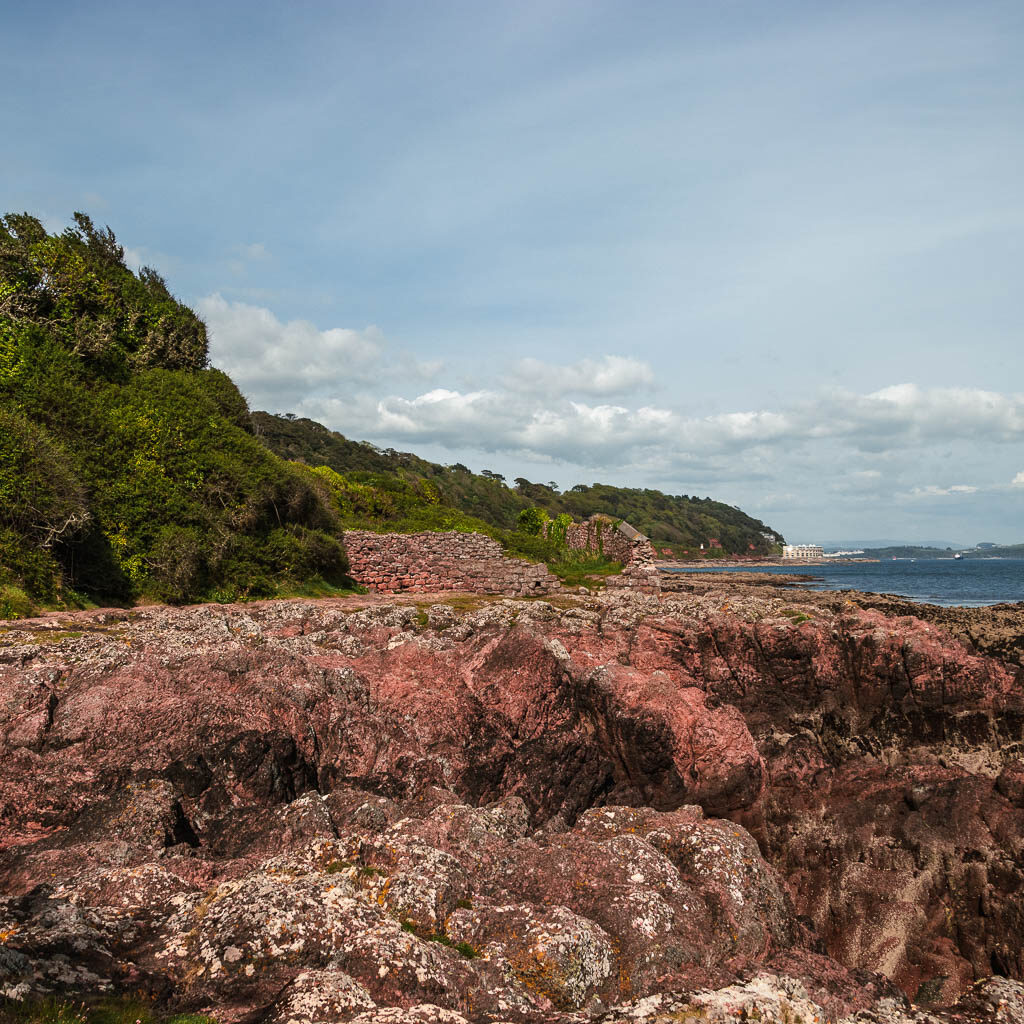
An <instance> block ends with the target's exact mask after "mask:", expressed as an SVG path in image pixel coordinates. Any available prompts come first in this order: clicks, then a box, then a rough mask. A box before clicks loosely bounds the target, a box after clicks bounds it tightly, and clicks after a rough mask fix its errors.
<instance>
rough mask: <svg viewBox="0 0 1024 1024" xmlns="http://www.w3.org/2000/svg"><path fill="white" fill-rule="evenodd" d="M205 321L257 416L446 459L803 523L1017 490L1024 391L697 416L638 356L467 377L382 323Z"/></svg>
mask: <svg viewBox="0 0 1024 1024" xmlns="http://www.w3.org/2000/svg"><path fill="white" fill-rule="evenodd" d="M199 309H200V311H201V312H202V314H203V315H204V316H205V317H206V319H207V322H208V325H209V328H210V334H211V355H212V359H213V361H214V363H215V364H217V365H220V366H222V367H223V368H224V369H226V370H227V371H228V372H229V373H230V374H231V375H232V376H233V377H234V379H235V380H236V381H237V382H238V384H239V386H240V387H241V388H242V390H243V392H244V393H245V394H246V395H247V397H248V398H249V400H250V403H251V404H252V405H253V407H254V408H265V409H269V410H271V411H276V412H294V413H297V414H300V415H305V416H309V417H311V418H313V419H317V420H320V421H321V422H323V423H325V424H326V425H328V426H329V427H331V428H333V429H335V430H339V431H341V432H342V433H344V434H346V435H347V436H350V437H354V438H359V439H368V440H371V441H373V442H374V443H376V444H379V445H381V446H386V447H397V448H401V449H406V450H414V451H418V452H421V453H424V454H428V455H429V457H432V458H435V459H439V460H440V461H446V462H454V461H461V462H468V463H470V464H477V465H479V463H480V461H481V460H482V459H484V460H486V464H487V465H488V466H491V467H495V468H498V469H499V470H501V471H503V472H505V473H506V475H509V476H515V475H521V474H523V473H527V474H528V473H529V472H530V471H534V472H536V471H537V470H538V469H540V473H541V475H543V476H544V478H545V479H546V478H547V477H548V476H549V475H557V476H559V477H564V481H563V482H564V484H566V485H568V484H571V483H576V482H579V481H580V480H588V481H589V480H598V479H602V480H607V481H613V482H619V483H624V484H629V485H642V486H652V487H657V488H660V489H663V490H667V491H684V492H687V493H697V492H712V493H714V494H715V496H716V497H723V498H727V499H729V500H735V501H737V502H739V503H742V504H743V507H744V508H746V509H748V510H751V511H754V512H755V513H757V510H758V509H761V508H763V509H764V510H765V511H766V512H770V511H771V510H772V509H776V510H777V509H794V508H795V509H798V510H799V509H800V508H805V509H806V512H805V513H804V514H806V515H807V516H811V515H812V512H811V511H810V510H811V507H812V506H814V505H815V503H817V504H818V505H819V506H820V507H821V508H824V507H826V505H827V503H828V502H831V503H832V505H833V507H836V506H838V507H840V508H842V509H843V513H842V515H845V516H847V517H848V518H849V517H852V516H854V515H856V516H859V517H861V518H864V517H867V516H870V515H875V516H877V517H879V518H886V517H888V518H889V519H891V518H892V517H893V516H894V515H895V514H896V513H897V512H898V510H899V509H900V508H905V509H907V510H908V511H907V516H908V521H909V522H911V523H912V522H913V521H914V520H913V515H914V514H916V515H918V516H920V515H922V514H924V513H926V512H927V513H928V514H932V515H933V516H934V515H939V516H941V515H944V514H945V512H944V510H948V509H953V508H956V509H959V510H960V511H961V512H962V511H963V510H964V508H966V507H967V505H968V504H970V503H972V502H973V503H974V505H972V506H971V507H972V508H973V507H977V508H981V506H980V505H978V504H977V503H979V502H985V503H988V504H989V505H991V506H992V507H997V506H998V507H1000V508H1003V509H1008V508H1012V504H1008V503H1012V502H1013V501H1016V502H1017V503H1018V504H1019V494H1020V492H1021V490H1022V489H1024V472H1017V473H1016V475H1015V476H1014V470H1015V468H1016V466H1015V465H1014V463H1015V464H1016V465H1020V462H1019V461H1018V460H1019V457H1020V446H1021V445H1022V444H1024V395H1022V394H1020V393H1010V392H1006V393H1004V392H997V391H991V390H986V389H982V388H970V387H923V386H920V385H918V384H915V383H898V384H891V385H887V386H885V387H882V388H878V389H876V390H873V391H869V392H864V393H860V392H856V391H854V390H850V389H831V390H822V391H821V392H820V393H818V394H817V395H815V396H814V397H812V398H809V399H805V400H802V401H790V402H788V403H781V402H780V403H778V404H777V406H776V407H764V408H747V409H742V408H741V409H733V410H726V411H719V412H715V413H712V414H709V415H695V414H694V413H692V412H690V411H688V410H687V408H686V394H685V392H678V393H675V394H671V395H669V394H667V393H666V390H665V389H660V390H659V388H658V381H657V380H656V377H655V374H654V372H653V370H652V368H651V366H650V365H649V364H647V363H645V362H644V361H642V360H639V359H636V358H635V357H632V356H627V355H621V354H617V353H607V354H602V355H597V356H591V357H588V358H586V359H582V360H579V361H576V362H572V363H565V364H562V363H555V362H545V361H543V360H540V359H536V358H531V359H518V360H509V361H508V362H507V363H506V364H505V365H504V366H501V365H498V366H497V367H495V368H493V369H491V370H490V371H489V372H488V373H485V374H482V375H481V376H480V378H479V379H473V380H466V379H460V378H457V377H456V376H455V375H454V374H453V373H450V372H446V371H445V367H444V365H443V364H442V363H440V362H422V361H417V360H415V359H413V358H411V357H410V356H409V355H408V354H407V353H405V352H403V351H402V350H401V348H400V347H398V346H396V345H395V344H394V343H393V342H392V341H391V340H390V339H388V338H386V337H385V336H384V334H383V332H381V331H380V330H379V329H378V328H376V327H373V326H367V327H364V328H361V329H353V328H338V327H336V328H330V329H326V330H322V329H320V328H318V327H316V326H315V325H314V324H311V323H309V322H307V321H304V320H293V321H282V320H280V319H279V318H278V317H276V316H275V315H274V314H273V313H272V312H271V311H270V310H268V309H265V308H263V307H259V306H252V305H247V304H245V303H241V302H229V301H227V300H225V299H224V298H223V297H221V296H220V295H211V296H208V297H207V298H205V299H203V300H202V301H201V302H200V303H199ZM541 467H543V469H541ZM556 467H557V468H556ZM1008 480H1009V481H1012V482H1011V483H1009V484H1008V483H1007V482H1006V481H1008ZM965 503H966V504H965ZM910 510H916V513H913V512H911V511H910ZM798 514H799V513H798ZM831 518H832V519H833V520H837V519H838V520H841V518H842V517H841V516H838V517H837V516H836V515H835V513H831ZM858 521H859V520H858Z"/></svg>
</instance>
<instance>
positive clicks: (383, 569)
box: [344, 530, 560, 597]
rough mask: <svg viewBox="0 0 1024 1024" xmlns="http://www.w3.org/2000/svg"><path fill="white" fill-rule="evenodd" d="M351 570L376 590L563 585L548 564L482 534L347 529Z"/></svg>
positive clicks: (519, 589) (507, 590)
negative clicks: (524, 556)
mask: <svg viewBox="0 0 1024 1024" xmlns="http://www.w3.org/2000/svg"><path fill="white" fill-rule="evenodd" d="M344 541H345V550H346V551H347V552H348V560H349V566H350V568H349V574H350V575H351V576H352V578H353V579H354V580H356V581H357V582H359V583H361V584H363V586H365V587H367V588H369V589H370V590H373V591H378V592H381V593H388V594H392V593H397V592H398V591H402V590H424V591H429V590H465V591H469V592H471V593H475V594H508V595H510V596H515V597H520V596H523V595H527V594H547V593H549V592H550V591H552V590H556V589H557V588H558V587H559V586H560V584H559V582H558V579H557V578H556V577H554V576H552V575H551V574H550V573H549V572H548V570H547V566H546V565H536V564H534V563H532V562H524V561H522V560H521V559H518V558H509V557H508V556H507V555H506V554H505V553H504V552H503V551H502V549H501V545H500V544H498V542H497V541H494V540H491V538H490V537H485V536H483V534H479V533H455V532H448V533H370V532H369V531H366V530H348V531H346V533H345V537H344Z"/></svg>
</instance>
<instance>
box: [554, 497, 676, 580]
mask: <svg viewBox="0 0 1024 1024" xmlns="http://www.w3.org/2000/svg"><path fill="white" fill-rule="evenodd" d="M565 542H566V544H567V545H568V546H569V547H570V548H572V549H573V550H575V551H593V552H595V553H597V552H603V553H604V555H605V556H606V557H607V558H610V559H612V560H613V561H616V562H621V563H622V565H623V570H622V573H621V574H620V575H619V576H609V577H608V579H607V581H606V586H609V587H629V588H631V589H636V590H642V591H644V592H645V593H649V594H655V593H659V592H660V591H661V576H660V574H659V572H658V569H657V567H656V566H655V564H654V560H655V558H657V554H656V553H655V550H654V546H653V545H652V544H651V542H650V540H648V538H647V537H646V536H644V534H642V533H641V532H640V531H639V530H637V529H635V528H634V527H632V526H630V525H629V523H626V522H620V523H618V524H617V525H616V524H615V521H614V520H613V519H610V518H609V517H608V516H603V515H600V514H598V515H593V516H591V517H590V518H589V519H588V520H586V521H585V522H582V523H573V524H572V525H571V526H570V527H569V528H568V529H567V530H566V533H565Z"/></svg>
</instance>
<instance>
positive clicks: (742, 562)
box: [654, 558, 880, 569]
mask: <svg viewBox="0 0 1024 1024" xmlns="http://www.w3.org/2000/svg"><path fill="white" fill-rule="evenodd" d="M878 561H880V559H878V558H756V559H754V558H703V559H695V560H693V561H680V560H675V559H671V558H661V559H658V560H657V561H656V562H655V563H654V564H655V565H656V566H657V567H658V568H659V569H761V568H779V569H795V568H796V567H797V566H801V565H851V564H854V563H857V562H878Z"/></svg>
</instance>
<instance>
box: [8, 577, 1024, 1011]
mask: <svg viewBox="0 0 1024 1024" xmlns="http://www.w3.org/2000/svg"><path fill="white" fill-rule="evenodd" d="M801 578H802V577H801ZM0 695H2V708H3V712H2V717H0V880H2V886H0V888H2V892H3V894H4V898H3V900H2V901H0V990H2V991H3V993H4V994H5V995H7V996H8V997H10V998H16V999H23V998H31V997H32V996H33V995H36V994H44V993H48V992H57V993H64V994H72V995H74V996H76V997H78V996H81V997H89V996H90V995H95V994H97V993H101V992H110V991H113V992H128V991H132V992H138V991H144V992H149V993H151V994H152V995H153V996H154V997H155V998H156V999H157V1000H158V1001H159V1002H160V1003H161V1005H166V1006H168V1007H174V1008H177V1009H182V1010H189V1011H202V1012H207V1013H210V1014H211V1015H213V1016H214V1017H215V1018H216V1019H217V1020H218V1021H223V1022H225V1024H232V1022H236V1021H238V1022H241V1021H246V1022H253V1024H255V1022H257V1021H268V1022H280V1024H285V1022H292V1021H294V1022H296V1024H314V1022H323V1024H328V1022H334V1021H338V1022H343V1021H359V1022H360V1024H364V1022H365V1024H370V1022H377V1021H380V1022H385V1021H386V1022H389V1024H391V1022H394V1024H405V1022H409V1024H413V1022H423V1024H435V1022H436V1024H442V1022H443V1024H461V1021H463V1020H465V1021H470V1022H473V1021H505V1020H507V1021H524V1022H526V1021H552V1022H554V1021H558V1022H562V1021H565V1022H568V1021H585V1020H586V1021H591V1020H593V1021H599V1022H602V1024H611V1022H613V1021H614V1022H618V1021H648V1020H658V1021H664V1022H666V1024H667V1022H669V1021H672V1022H681V1021H688V1020H692V1021H694V1022H696V1021H706V1020H715V1021H718V1020H723V1021H724V1020H736V1019H738V1018H739V1019H756V1020H763V1021H778V1022H780V1024H781V1022H787V1024H793V1022H807V1024H812V1022H816V1024H821V1022H823V1021H825V1020H853V1019H856V1020H861V1021H893V1022H897V1021H920V1022H925V1021H950V1022H952V1021H976V1022H982V1021H993V1022H994V1021H1022V1020H1024V987H1022V985H1021V978H1022V977H1024V953H1022V949H1024V760H1022V758H1024V606H1022V605H1007V606H997V607H995V608H979V609H950V608H936V607H930V606H922V605H915V604H911V603H909V602H906V601H901V600H899V599H893V598H888V597H886V596H884V595H864V594H852V593H846V592H844V593H842V594H838V593H828V592H808V591H806V590H803V589H799V590H797V589H787V588H786V587H785V586H784V581H783V580H780V578H779V577H778V576H772V577H765V576H764V575H759V574H750V578H747V577H742V574H732V573H731V574H729V576H728V578H727V579H726V578H723V577H721V576H716V575H714V574H692V575H685V574H679V575H678V576H677V577H675V578H674V579H673V580H672V582H671V589H670V590H669V592H666V593H663V594H662V595H661V596H660V597H659V596H654V595H649V594H638V593H633V592H630V591H628V590H618V591H609V592H608V593H607V594H602V595H568V594H561V595H559V596H557V597H554V598H549V599H541V600H535V599H526V600H511V599H502V598H487V597H482V596H480V595H472V596H470V595H464V596H458V595H454V596H453V595H451V594H445V595H443V596H441V595H438V596H437V597H431V596H430V595H423V594H418V595H409V596H408V597H404V598H402V599H396V598H395V597H387V598H385V597H383V596H371V597H357V598H350V599H344V600H341V599H338V600H323V601H278V602H262V603H256V604H249V605H235V606H222V605H206V606H193V607H185V608H168V607H151V608H139V609H133V610H99V611H92V612H82V613H76V614H69V615H64V614H60V615H50V616H46V617H44V618H40V619H34V620H23V621H19V622H8V623H0Z"/></svg>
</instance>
